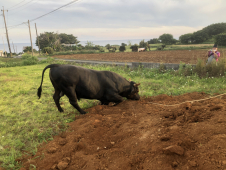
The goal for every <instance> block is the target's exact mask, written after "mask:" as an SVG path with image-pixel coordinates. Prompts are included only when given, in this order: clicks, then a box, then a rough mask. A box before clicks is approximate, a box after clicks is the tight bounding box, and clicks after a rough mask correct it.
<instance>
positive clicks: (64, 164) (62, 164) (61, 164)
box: [57, 161, 68, 170]
mask: <svg viewBox="0 0 226 170" xmlns="http://www.w3.org/2000/svg"><path fill="white" fill-rule="evenodd" d="M67 166H68V163H67V162H63V161H61V162H59V163H58V164H57V168H58V169H59V170H64V169H66V168H67Z"/></svg>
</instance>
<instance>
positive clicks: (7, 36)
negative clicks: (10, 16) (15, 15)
mask: <svg viewBox="0 0 226 170" xmlns="http://www.w3.org/2000/svg"><path fill="white" fill-rule="evenodd" d="M1 11H3V18H4V22H5V30H6V38H7V42H8V46H9V52H10V57H12V52H11V48H10V44H9V35H8V30H7V26H6V21H5V10H4V7H3V10H1Z"/></svg>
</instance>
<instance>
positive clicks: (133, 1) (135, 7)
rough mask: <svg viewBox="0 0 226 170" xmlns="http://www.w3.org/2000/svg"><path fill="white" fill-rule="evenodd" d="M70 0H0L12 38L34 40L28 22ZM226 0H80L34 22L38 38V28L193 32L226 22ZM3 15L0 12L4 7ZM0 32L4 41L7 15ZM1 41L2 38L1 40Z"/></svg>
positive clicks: (86, 32)
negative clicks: (30, 34)
mask: <svg viewBox="0 0 226 170" xmlns="http://www.w3.org/2000/svg"><path fill="white" fill-rule="evenodd" d="M71 1H72V0H0V6H1V8H2V6H4V9H5V10H7V9H8V12H7V11H5V18H6V21H7V26H8V29H9V30H8V31H9V39H10V41H13V42H14V43H27V42H30V36H29V28H28V26H27V24H22V25H20V26H18V27H14V28H12V27H11V26H14V25H18V24H21V23H24V22H26V23H27V21H28V20H32V19H35V18H37V17H39V16H42V15H43V14H46V13H48V12H50V11H52V10H54V9H57V8H59V7H60V6H63V5H65V4H67V3H69V2H71ZM225 6H226V0H214V1H213V0H78V1H77V2H75V3H73V4H71V5H69V6H67V7H65V8H62V9H60V10H57V11H55V12H53V13H51V14H49V15H46V16H44V17H42V18H39V19H37V20H35V21H33V22H31V23H30V26H31V33H32V39H33V41H35V39H36V32H35V25H34V24H35V23H36V24H37V28H38V33H44V32H58V33H66V34H73V35H74V36H76V37H78V40H79V41H100V40H132V39H152V38H158V37H159V36H160V35H162V34H164V33H170V34H172V35H173V36H174V38H176V39H178V38H179V36H180V35H183V34H186V33H193V32H195V31H197V30H200V29H202V28H204V27H206V26H208V25H211V24H213V23H220V22H225V16H226V10H225ZM0 12H1V14H2V11H0ZM1 14H0V36H1V39H2V37H3V40H4V41H5V42H6V35H5V27H4V20H3V16H2V15H1ZM0 42H1V41H0Z"/></svg>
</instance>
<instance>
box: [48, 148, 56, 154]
mask: <svg viewBox="0 0 226 170" xmlns="http://www.w3.org/2000/svg"><path fill="white" fill-rule="evenodd" d="M56 151H57V148H55V147H50V148H49V149H48V153H55V152H56Z"/></svg>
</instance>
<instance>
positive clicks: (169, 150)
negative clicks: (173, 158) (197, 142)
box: [163, 145, 184, 155]
mask: <svg viewBox="0 0 226 170" xmlns="http://www.w3.org/2000/svg"><path fill="white" fill-rule="evenodd" d="M163 151H164V153H166V154H177V155H184V149H183V148H182V147H180V146H177V145H172V146H168V147H166V148H164V149H163Z"/></svg>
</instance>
